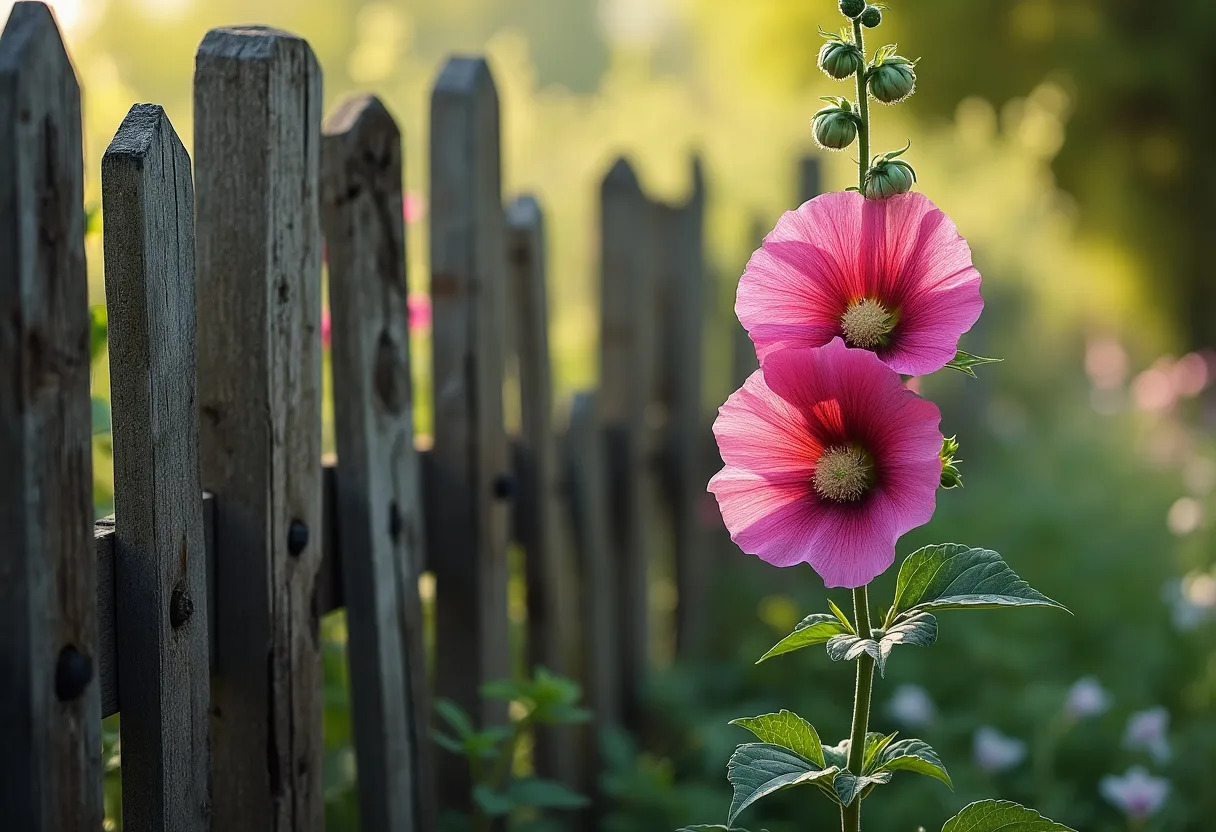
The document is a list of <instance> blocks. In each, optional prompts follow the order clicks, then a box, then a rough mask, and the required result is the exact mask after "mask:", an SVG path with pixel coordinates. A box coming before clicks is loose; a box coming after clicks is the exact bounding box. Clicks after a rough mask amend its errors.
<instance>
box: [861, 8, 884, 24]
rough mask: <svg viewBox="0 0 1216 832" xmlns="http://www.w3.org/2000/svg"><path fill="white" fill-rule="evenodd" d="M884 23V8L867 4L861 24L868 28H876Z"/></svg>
mask: <svg viewBox="0 0 1216 832" xmlns="http://www.w3.org/2000/svg"><path fill="white" fill-rule="evenodd" d="M880 23H882V9H880V8H878V7H877V6H866V7H865V10H864V11H862V13H861V25H862V26H865V27H866V28H867V29H875V28H877V27H878V24H880Z"/></svg>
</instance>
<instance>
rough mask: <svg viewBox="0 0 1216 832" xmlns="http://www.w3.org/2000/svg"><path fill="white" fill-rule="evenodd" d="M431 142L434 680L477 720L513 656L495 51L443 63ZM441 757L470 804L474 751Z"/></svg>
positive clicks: (443, 772)
mask: <svg viewBox="0 0 1216 832" xmlns="http://www.w3.org/2000/svg"><path fill="white" fill-rule="evenodd" d="M430 148H431V178H430V182H431V302H432V309H433V312H432V314H433V331H434V346H433V350H434V353H433V373H432V378H433V379H434V380H435V381H434V383H435V394H434V401H435V420H434V423H435V444H434V447H433V449H432V453H431V461H432V463H433V464H432V466H431V471H432V472H433V474H434V476H433V478H432V480H431V481H430V483H429V488H430V489H431V490H433V493H430V494H428V501H427V524H428V525H427V541H428V545H429V547H430V548H431V549H432V551H433V552H434V556H433V557H432V558H431V562H432V563H433V564H434V571H435V578H436V601H435V607H436V635H435V687H436V692H437V695H438V696H442V697H444V698H447V699H451V700H453V701H454V702H456V703H457V704H458V705H460V706H461V707H462V708H464V709H465V710H466V711H467V712H468V713H470V714H473V715H474V718H475V719H477V721H479V722H481V721H484V722H486V723H493V722H502V721H503V720H504V719H505V716H506V713H505V707H504V703H502V702H497V701H489V702H484V703H483V702H482V700H481V698H480V696H479V694H478V688H479V686H480V685H481V683H482V682H485V681H488V680H490V679H497V678H501V677H504V676H507V675H508V673H509V668H510V665H509V662H508V641H507V593H506V587H507V538H508V534H509V515H508V504H507V501H506V500H505V499H503V497H504V496H505V495H506V492H507V491H508V490H509V486H508V485H507V483H506V481H504V480H503V479H502V478H503V477H504V476H505V475H506V472H507V471H508V464H509V460H508V454H507V443H506V435H505V432H504V430H503V407H502V383H503V362H504V351H505V343H504V334H503V328H504V325H505V315H506V310H505V308H504V307H505V302H506V286H505V282H506V270H505V265H504V259H505V255H506V247H505V240H504V234H503V210H502V196H501V173H500V158H499V121H498V94H497V92H496V91H495V88H494V80H493V78H492V77H491V76H490V70H489V68H488V67H487V66H486V63H485V61H484V60H481V59H480V58H453V59H451V60H450V61H448V63H447V65H446V66H445V67H444V69H443V71H442V72H441V73H440V76H439V79H438V81H437V82H436V84H435V89H434V93H433V95H432V97H431V142H430ZM496 486H497V488H496ZM496 490H497V493H498V496H496V493H495V492H496ZM438 762H439V768H438V770H437V778H438V782H439V787H440V790H441V800H442V801H443V803H444V805H457V806H467V804H468V799H469V798H468V794H469V792H468V775H467V773H466V771H465V766H464V763H463V761H461V760H459V759H457V758H455V757H454V756H453V755H450V754H444V755H442V756H441V757H439V760H438Z"/></svg>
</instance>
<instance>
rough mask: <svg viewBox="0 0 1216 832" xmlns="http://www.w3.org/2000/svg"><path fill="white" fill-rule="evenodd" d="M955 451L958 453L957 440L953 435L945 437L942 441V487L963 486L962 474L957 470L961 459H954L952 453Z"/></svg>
mask: <svg viewBox="0 0 1216 832" xmlns="http://www.w3.org/2000/svg"><path fill="white" fill-rule="evenodd" d="M957 453H958V440H957V439H956V438H955V437H953V436H951V437H950V438H949V439H945V440H943V441H942V450H941V459H942V479H941V486H942V488H944V489H951V488H962V487H963V475H962V474H961V473H960V472H959V470H958V466H959V463H960V462H962V460H961V459H955V456H954V455H955V454H957Z"/></svg>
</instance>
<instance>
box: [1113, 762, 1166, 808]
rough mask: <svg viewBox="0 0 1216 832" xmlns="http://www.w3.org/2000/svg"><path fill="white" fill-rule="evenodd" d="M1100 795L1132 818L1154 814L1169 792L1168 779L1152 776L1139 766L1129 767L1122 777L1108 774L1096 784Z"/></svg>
mask: <svg viewBox="0 0 1216 832" xmlns="http://www.w3.org/2000/svg"><path fill="white" fill-rule="evenodd" d="M1098 788H1099V790H1100V791H1101V792H1102V796H1103V797H1105V798H1106V799H1107V800H1109V801H1110V802H1111V804H1112V805H1114V806H1117V807H1119V809H1120V810H1121V811H1122V812H1123V813H1124V814H1125V815H1127V816H1128V817H1129V818H1131V819H1133V820H1144V819H1145V818H1147V817H1149V816H1150V815H1152V814H1155V813H1156V812H1157V810H1158V809H1160V808H1161V805H1162V804H1163V803H1165V798H1166V796H1167V795H1168V794H1169V792H1170V781H1168V780H1166V779H1164V778H1162V777H1153V776H1152V775H1150V774H1149V773H1148V772H1147V771H1145V770H1144V769H1143V768H1141V767H1140V766H1135V767H1134V768H1130V769H1128V770H1127V772H1126V773H1125V774H1124V775H1123V776H1122V777H1116V776H1115V775H1113V774H1108V775H1107V776H1105V777H1103V778H1102V782H1101V783H1100V784H1099V786H1098Z"/></svg>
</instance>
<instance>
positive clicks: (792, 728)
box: [730, 710, 823, 766]
mask: <svg viewBox="0 0 1216 832" xmlns="http://www.w3.org/2000/svg"><path fill="white" fill-rule="evenodd" d="M730 724H731V725H738V726H739V727H740V728H746V729H747V730H749V731H751V732H752V733H753V734H755V735H756V738H757V739H759V740H760V742H767V743H771V744H773V745H779V746H781V747H782V748H788V749H789V750H790V751H793V752H794V753H796V754H801V755H802V756H803V757H806V758H807V759H808V760H811V761H812V762H814V763H816V764H818V765H820V766H822V765H823V746H822V744H821V743H820V742H819V734H818V733H816V731H815V728H814V726H812V725H811V723H809V722H807V721H806V720H805V719H803V718H802V717H800V716H798V714H796V713H793V712H791V711H786V710H782V711H781V712H780V713H775V714H764V715H763V716H749V717H743V718H741V719H733V720H731V722H730Z"/></svg>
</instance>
